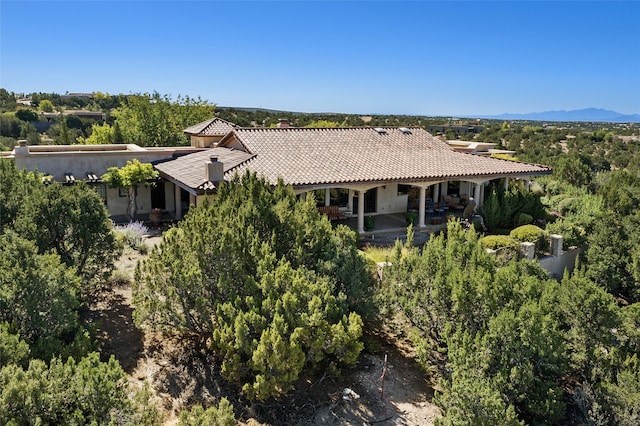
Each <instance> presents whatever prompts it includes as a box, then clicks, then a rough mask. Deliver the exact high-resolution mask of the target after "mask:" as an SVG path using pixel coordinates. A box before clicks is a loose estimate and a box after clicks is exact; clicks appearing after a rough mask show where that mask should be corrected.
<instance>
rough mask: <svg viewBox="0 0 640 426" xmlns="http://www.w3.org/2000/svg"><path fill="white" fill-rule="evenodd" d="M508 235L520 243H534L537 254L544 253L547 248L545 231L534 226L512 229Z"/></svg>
mask: <svg viewBox="0 0 640 426" xmlns="http://www.w3.org/2000/svg"><path fill="white" fill-rule="evenodd" d="M509 235H510V236H511V237H512V238H514V239H515V240H517V241H519V242H521V243H524V242H529V243H535V245H536V250H537V251H538V252H542V251H545V250H546V249H547V248H548V243H547V233H546V231H545V230H544V229H542V228H540V227H538V226H536V225H522V226H519V227H517V228H515V229H513V230H512V231H511V232H510V233H509Z"/></svg>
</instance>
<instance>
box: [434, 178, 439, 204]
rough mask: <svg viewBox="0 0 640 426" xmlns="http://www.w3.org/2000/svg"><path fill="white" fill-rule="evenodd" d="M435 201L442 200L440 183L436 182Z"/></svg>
mask: <svg viewBox="0 0 640 426" xmlns="http://www.w3.org/2000/svg"><path fill="white" fill-rule="evenodd" d="M433 186H434V188H433V202H434V203H437V202H438V201H440V184H439V183H436V184H435V185H433Z"/></svg>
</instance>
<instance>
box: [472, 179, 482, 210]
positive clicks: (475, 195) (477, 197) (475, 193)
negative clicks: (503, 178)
mask: <svg viewBox="0 0 640 426" xmlns="http://www.w3.org/2000/svg"><path fill="white" fill-rule="evenodd" d="M473 199H474V200H476V206H478V207H480V184H479V183H476V187H475V189H474V190H473Z"/></svg>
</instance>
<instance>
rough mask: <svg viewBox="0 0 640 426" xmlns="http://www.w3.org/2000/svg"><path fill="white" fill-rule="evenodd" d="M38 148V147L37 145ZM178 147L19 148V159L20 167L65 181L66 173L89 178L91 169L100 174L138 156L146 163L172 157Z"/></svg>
mask: <svg viewBox="0 0 640 426" xmlns="http://www.w3.org/2000/svg"><path fill="white" fill-rule="evenodd" d="M34 148H35V147H34ZM174 152H175V150H157V151H156V150H154V151H151V150H150V151H146V150H141V151H133V150H131V151H130V150H121V151H64V152H30V153H28V154H26V155H25V154H19V153H17V152H16V155H15V161H16V166H17V167H18V168H19V169H26V170H29V171H32V170H38V171H39V172H42V173H47V174H49V175H51V176H53V179H54V180H56V181H59V182H64V181H65V174H66V173H71V174H73V175H74V176H75V178H76V179H80V180H83V179H86V174H87V173H88V172H91V173H94V174H96V175H97V176H98V177H100V176H102V175H103V174H105V173H106V172H107V169H108V168H109V167H114V166H115V167H122V166H124V165H125V164H127V161H129V160H133V159H134V158H137V159H138V160H139V161H140V162H142V163H149V162H151V161H155V160H162V159H164V158H170V157H171V156H172V155H173V153H174Z"/></svg>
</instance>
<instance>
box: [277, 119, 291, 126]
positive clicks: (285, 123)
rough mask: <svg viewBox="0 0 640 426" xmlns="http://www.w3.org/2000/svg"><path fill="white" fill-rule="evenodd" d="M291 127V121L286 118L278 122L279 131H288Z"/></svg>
mask: <svg viewBox="0 0 640 426" xmlns="http://www.w3.org/2000/svg"><path fill="white" fill-rule="evenodd" d="M288 127H289V120H287V119H286V118H280V119H279V120H278V129H287V128H288Z"/></svg>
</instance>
